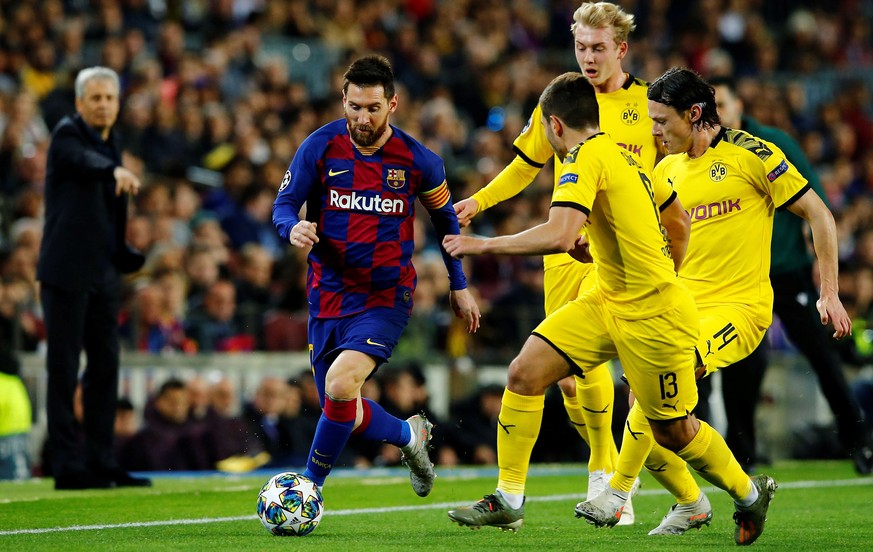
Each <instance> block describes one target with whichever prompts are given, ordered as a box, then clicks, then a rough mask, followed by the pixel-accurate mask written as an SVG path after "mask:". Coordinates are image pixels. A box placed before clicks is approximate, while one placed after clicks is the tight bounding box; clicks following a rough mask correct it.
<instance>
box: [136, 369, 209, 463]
mask: <svg viewBox="0 0 873 552" xmlns="http://www.w3.org/2000/svg"><path fill="white" fill-rule="evenodd" d="M190 410H191V401H190V399H189V395H188V390H187V389H186V387H185V382H184V381H182V380H179V379H176V378H170V379H168V380H167V381H165V382H164V383H162V384H161V386H160V387H159V388H158V392H157V393H156V394H155V396H154V399H153V401H151V408H149V407H148V406H147V407H146V411H145V423H144V426H143V427H142V429H140V430H139V431H137V432H136V434H134V435H133V437H131V438H130V439H129V440H128V441H127V443H126V444H125V445H124V447H123V448H122V449H121V451H120V452H119V461H120V462H121V464H122V466H124V467H125V469H128V470H135V471H168V470H172V471H187V470H205V469H211V468H212V467H213V464H212V462H211V461H210V459H209V458H208V456H207V452H208V451H207V450H206V449H205V448H204V447H203V446H202V431H201V429H200V428H197V427H195V426H194V424H192V422H191V420H190V417H189V416H190Z"/></svg>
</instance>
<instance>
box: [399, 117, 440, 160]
mask: <svg viewBox="0 0 873 552" xmlns="http://www.w3.org/2000/svg"><path fill="white" fill-rule="evenodd" d="M391 128H392V129H393V131H394V136H393V137H392V138H393V139H395V140H399V141H400V142H401V143H402V144H403V145H404V147H406V148H407V149H408V150H409V151H410V153H412V156H413V159H414V160H415V162H416V163H418V164H421V163H424V164H430V163H440V164H442V158H441V157H440V156H439V155H438V154H437V153H436V152H435V151H433V150H431V149H430V148H428V147H427V146H425V145H424V144H422V143H421V142H420V141H419V140H418V139H417V138H415V137H414V136H412V135H411V134H409V133H408V132H406V131H405V130H403V129H402V128H399V127H396V126H394V125H391Z"/></svg>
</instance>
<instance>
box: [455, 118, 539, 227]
mask: <svg viewBox="0 0 873 552" xmlns="http://www.w3.org/2000/svg"><path fill="white" fill-rule="evenodd" d="M512 149H513V150H514V151H515V158H514V159H513V160H512V162H511V163H510V164H509V165H507V166H506V167H505V168H504V169H503V170H502V171H500V174H498V175H497V176H496V177H494V179H493V180H492V181H491V182H489V183H488V185H487V186H485V187H484V188H482V189H481V190H479V191H478V192H476V193H475V194H473V196H472V197H473V199H475V200H476V201H477V202H478V203H479V210H480V211H484V210H485V209H488V208H490V207H493V206H495V205H497V204H498V203H500V202H501V201H505V200H507V199H509V198H511V197H513V196H515V195H517V194H518V193H519V192H521V191H522V190H524V189H525V188H526V187H527V186H528V185H530V183H531V182H533V180H534V178H536V176H537V174H538V173H539V172H540V170H541V169H542V168H543V167H544V166H545V164H546V163H548V162H549V159H551V158H552V156H553V155H554V151H553V150H552V146H551V145H550V144H549V140H548V139H547V138H546V129H545V127H544V126H543V120H542V109H541V108H540V106H539V104H537V106H536V108H535V109H534V110H533V113H532V114H531V116H530V119H528V121H527V125H525V127H524V129H522V131H521V134H519V135H518V138H516V139H515V142H513V144H512Z"/></svg>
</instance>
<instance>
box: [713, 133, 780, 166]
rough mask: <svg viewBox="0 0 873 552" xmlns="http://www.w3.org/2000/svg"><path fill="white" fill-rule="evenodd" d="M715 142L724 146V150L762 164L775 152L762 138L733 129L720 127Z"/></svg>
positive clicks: (771, 145) (772, 146) (774, 148)
mask: <svg viewBox="0 0 873 552" xmlns="http://www.w3.org/2000/svg"><path fill="white" fill-rule="evenodd" d="M716 140H717V141H719V142H720V143H722V144H724V145H725V149H727V150H730V151H732V152H733V153H736V154H738V155H740V156H744V157H749V156H754V157H757V158H758V159H760V160H761V161H762V162H767V160H769V159H770V158H771V157H772V156H773V153H774V151H775V150H776V147H775V146H774V145H773V144H772V143H770V142H768V141H766V140H764V139H763V138H759V137H758V136H754V135H752V134H749V133H748V132H746V131H744V130H739V129H735V128H727V127H722V130H721V132H719V134H718V136H717V137H716ZM716 146H718V144H716Z"/></svg>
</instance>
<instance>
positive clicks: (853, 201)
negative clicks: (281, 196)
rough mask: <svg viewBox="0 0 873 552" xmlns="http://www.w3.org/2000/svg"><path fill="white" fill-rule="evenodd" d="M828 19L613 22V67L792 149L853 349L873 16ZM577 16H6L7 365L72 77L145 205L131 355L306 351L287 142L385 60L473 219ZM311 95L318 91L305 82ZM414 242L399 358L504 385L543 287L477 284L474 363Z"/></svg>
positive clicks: (231, 10)
mask: <svg viewBox="0 0 873 552" xmlns="http://www.w3.org/2000/svg"><path fill="white" fill-rule="evenodd" d="M837 3H838V6H835V5H834V3H833V2H831V3H824V2H820V1H812V0H809V1H792V2H788V1H787V0H786V1H772V0H771V1H767V2H764V1H763V0H704V1H700V2H691V1H687V0H686V1H683V0H675V1H669V0H659V1H654V2H636V1H629V2H621V4H622V5H623V6H624V7H625V8H626V9H628V10H629V11H630V12H632V13H634V14H635V15H636V20H637V29H636V31H635V32H634V33H633V34H632V35H631V48H630V53H629V56H628V58H627V60H626V63H625V66H626V67H629V68H630V69H631V71H632V72H633V73H634V74H635V75H637V76H639V77H642V78H644V79H649V80H651V79H654V78H656V77H657V76H659V75H660V74H661V73H662V72H663V71H664V70H665V69H667V68H668V67H670V66H673V65H685V66H690V67H692V68H694V69H696V70H698V71H699V72H701V73H702V74H704V75H705V76H706V75H716V74H726V73H728V74H733V75H735V76H736V77H737V78H738V79H739V82H740V93H741V95H742V97H743V99H744V100H745V102H746V105H747V110H746V111H747V113H749V114H750V115H752V116H754V117H756V118H758V119H759V120H760V121H761V122H763V123H765V124H771V125H774V126H778V127H780V128H783V129H784V130H786V131H788V132H789V133H790V134H792V135H793V136H795V137H796V138H798V140H799V141H800V142H801V143H802V144H803V146H804V148H805V150H806V152H807V154H808V155H809V157H810V159H811V160H812V161H813V163H814V165H815V166H816V168H817V169H818V170H819V171H820V173H821V175H822V177H823V180H824V183H825V186H826V188H827V192H828V195H829V198H830V200H831V204H832V206H833V208H834V211H835V214H836V216H837V219H838V222H839V227H840V234H841V246H842V249H841V253H842V261H843V272H842V279H843V281H842V282H841V289H842V290H843V292H844V301H845V302H846V303H847V305H848V306H849V307H850V308H851V309H852V313H853V315H854V316H855V317H856V318H857V321H858V324H859V325H861V326H864V325H865V324H866V322H867V320H868V319H869V318H871V317H873V306H871V303H873V201H871V195H873V193H871V192H873V124H871V113H870V107H869V106H870V98H869V89H870V85H871V84H873V35H871V23H870V22H871V17H873V5H871V2H869V1H857V0H856V1H852V0H842V1H839V2H837ZM577 4H578V1H576V0H572V1H571V0H557V1H551V2H547V1H543V0H523V1H518V2H501V1H498V0H484V1H475V2H473V1H463V0H460V1H456V0H453V1H446V0H357V1H355V0H309V1H306V0H277V1H270V2H267V1H263V0H262V1H259V0H194V1H188V2H180V1H172V0H91V1H89V0H66V1H64V0H43V1H38V2H23V1H5V2H0V187H2V193H3V196H2V197H3V200H2V206H0V209H2V210H0V214H2V224H0V240H2V241H0V245H2V257H0V261H2V263H0V277H2V287H0V316H2V317H3V319H4V321H3V323H2V330H0V331H2V333H3V336H2V338H3V340H4V342H5V343H8V344H9V345H10V346H11V347H12V348H14V349H22V350H33V349H35V348H37V347H38V345H39V343H40V341H41V339H42V335H41V319H40V308H39V304H38V294H37V293H36V285H37V283H36V281H35V279H34V266H35V263H36V258H37V254H38V247H39V241H40V233H41V225H42V222H41V215H42V184H43V178H44V175H45V154H46V149H47V145H48V141H49V138H50V131H51V128H52V127H53V126H54V125H55V124H56V123H57V121H58V120H59V119H60V118H61V117H62V116H64V115H66V114H69V113H72V112H73V111H74V104H73V101H74V94H73V91H72V82H73V79H74V77H75V75H76V73H77V71H78V70H79V69H80V68H82V67H84V66H89V65H94V64H100V65H105V66H108V67H111V68H112V69H114V70H115V71H117V72H118V73H119V75H121V79H122V113H121V115H120V119H119V124H118V130H119V131H120V132H121V134H122V136H123V139H124V147H125V165H126V166H128V167H130V168H132V169H133V170H134V171H135V172H137V173H138V174H139V175H140V176H141V178H142V179H143V182H144V183H145V189H144V191H143V192H142V193H141V194H140V195H139V196H138V197H137V198H136V200H135V202H133V205H132V207H131V213H130V217H129V220H130V223H129V228H128V240H129V241H130V242H131V244H132V245H133V246H134V247H136V248H137V249H139V250H141V251H143V252H144V253H146V254H147V258H148V260H147V263H146V265H145V266H144V268H143V269H142V270H141V271H140V273H138V274H135V275H133V276H132V277H130V278H129V279H128V280H127V292H126V294H125V308H124V313H123V315H122V318H121V320H120V321H119V323H120V325H121V331H122V335H123V339H124V344H125V347H126V348H127V349H129V350H137V351H146V352H152V353H165V352H172V351H179V352H188V353H190V352H198V351H247V350H303V349H305V347H306V339H305V320H306V299H305V294H304V282H305V272H306V263H305V255H304V254H302V253H301V252H299V251H297V250H294V249H293V248H289V247H288V246H287V244H284V243H281V242H280V241H279V240H278V238H277V236H276V233H275V231H274V230H273V228H272V225H271V222H270V217H271V205H272V200H273V198H274V197H275V194H276V190H277V188H278V185H279V183H280V182H281V179H282V175H283V174H284V172H285V169H286V168H287V165H288V164H289V163H290V160H291V158H292V157H293V155H294V152H295V151H296V148H297V146H298V145H299V144H300V142H301V141H302V140H303V139H304V138H305V137H306V136H307V135H308V134H309V133H310V132H311V131H313V130H314V129H316V128H318V127H319V126H320V125H322V124H324V123H325V122H327V121H330V120H333V119H335V118H338V117H341V116H342V112H341V101H340V98H341V96H340V91H341V75H342V72H343V70H344V69H345V67H346V66H347V63H348V61H349V60H350V59H353V58H355V57H356V56H359V55H361V54H363V53H365V52H372V51H377V52H381V53H384V54H386V55H387V56H388V57H389V58H390V59H391V60H392V62H393V64H394V68H395V71H396V74H397V79H398V81H399V83H400V87H399V96H400V108H399V110H398V112H397V113H396V115H395V117H394V123H395V124H397V125H398V126H401V127H402V128H404V129H406V130H407V131H409V132H411V133H412V134H413V135H415V136H416V137H418V138H420V139H421V140H423V141H424V142H425V143H426V144H427V145H428V146H429V147H431V148H432V149H433V150H434V151H436V152H438V153H439V154H441V155H442V156H443V158H444V159H445V161H446V169H447V171H448V175H449V184H450V187H451V190H452V193H453V196H454V198H455V199H456V200H457V199H462V198H464V197H467V196H468V195H469V194H471V193H472V192H473V191H475V190H476V189H478V188H479V187H481V186H483V185H484V184H486V183H487V182H489V181H490V179H491V178H492V177H493V176H495V175H496V174H497V172H499V171H500V170H501V169H502V168H503V167H504V166H505V165H506V164H507V163H508V162H509V161H510V160H511V159H512V156H513V152H512V149H511V144H512V141H513V139H514V138H515V137H516V136H517V135H518V133H519V131H520V130H521V128H522V127H523V125H524V124H525V120H526V118H527V116H528V114H529V113H530V112H531V110H532V108H533V106H534V105H535V104H536V101H537V99H538V95H539V93H540V92H541V91H542V89H543V87H544V86H545V84H546V83H547V82H548V81H549V80H550V79H551V78H552V77H553V76H554V75H555V74H557V73H559V72H562V71H565V70H570V69H573V68H574V63H573V55H572V48H573V45H572V42H571V34H570V32H569V26H570V22H571V17H572V12H573V11H574V9H575V8H576V7H577ZM835 8H838V9H835ZM298 46H305V48H304V49H303V50H300V49H299V48H298ZM301 52H303V53H301ZM304 54H305V55H304ZM307 56H308V57H307ZM319 71H320V73H319ZM838 72H839V74H845V75H848V76H846V77H837V76H836V75H837V74H838ZM318 74H323V78H322V79H321V81H323V82H314V81H313V78H314V77H313V75H318ZM550 188H551V172H550V171H549V170H544V171H542V172H541V174H540V176H539V177H538V180H537V182H536V185H535V186H532V187H530V188H528V190H527V191H526V192H525V193H524V194H522V195H523V197H520V198H518V199H517V200H513V201H508V202H505V203H503V204H501V205H500V206H498V207H495V208H494V209H491V210H489V211H487V212H485V213H484V214H483V215H481V216H480V217H478V218H477V219H476V220H475V223H474V227H473V230H474V231H476V232H479V233H485V234H491V233H510V232H516V231H518V230H519V229H521V228H525V227H528V226H530V225H531V224H532V223H534V222H537V221H539V220H542V219H543V218H544V217H545V216H546V212H547V209H548V202H549V196H550ZM417 235H418V237H419V238H420V239H419V243H418V245H417V252H416V258H415V265H416V267H417V269H418V273H419V283H418V290H417V293H416V309H415V314H414V317H415V319H414V320H413V321H412V323H411V324H410V328H409V331H407V333H406V337H405V340H406V341H407V343H406V344H405V347H404V346H401V348H400V351H398V353H399V354H403V353H404V352H411V353H416V352H417V353H418V354H419V355H421V354H426V353H428V352H434V351H436V352H440V353H447V354H448V355H449V356H461V355H472V356H473V357H474V358H480V359H483V360H492V361H493V360H497V361H501V360H503V361H505V360H506V358H507V357H508V356H511V355H512V353H513V352H514V351H516V350H517V348H518V344H519V343H520V342H521V341H522V340H523V339H524V337H525V336H526V335H527V333H528V332H529V330H530V329H531V328H532V327H533V326H534V325H535V324H536V322H537V321H538V320H539V319H540V318H541V317H542V315H543V314H542V308H541V305H542V300H541V299H542V297H541V282H540V278H541V271H540V269H539V267H538V265H537V264H536V263H531V262H530V261H529V260H519V259H496V258H487V257H486V258H478V259H476V260H475V261H472V262H470V261H468V263H469V264H468V266H467V271H468V274H469V275H470V277H471V280H472V282H473V283H474V284H475V289H476V291H477V293H478V294H479V296H480V298H481V302H482V304H483V305H484V308H485V309H486V313H487V314H488V316H487V317H486V319H485V320H486V322H485V324H483V331H482V332H481V334H480V335H479V336H477V337H476V339H475V340H470V339H469V338H467V337H465V336H464V335H463V332H462V331H459V328H457V327H456V326H454V325H453V322H452V317H451V315H450V312H449V310H448V308H447V305H446V304H445V292H446V281H445V280H446V279H445V277H444V276H443V274H442V273H443V268H442V265H441V262H440V260H439V256H438V255H437V247H436V244H435V243H434V240H433V237H432V235H430V234H428V228H427V225H422V226H421V228H420V232H418V234H417ZM538 272H539V274H538ZM510 276H511V277H510ZM507 310H511V312H512V314H513V316H511V317H508V316H505V315H504V314H505V313H506V312H507ZM861 335H863V333H861Z"/></svg>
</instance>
